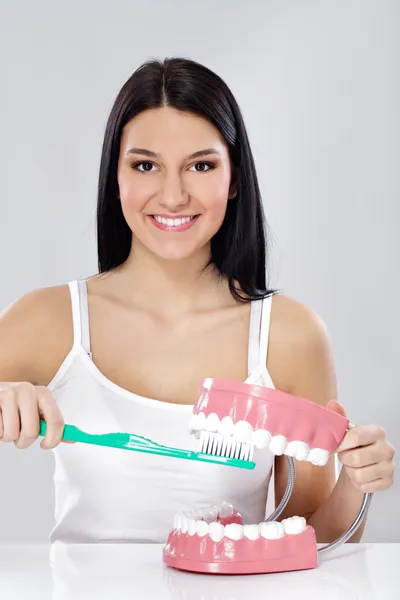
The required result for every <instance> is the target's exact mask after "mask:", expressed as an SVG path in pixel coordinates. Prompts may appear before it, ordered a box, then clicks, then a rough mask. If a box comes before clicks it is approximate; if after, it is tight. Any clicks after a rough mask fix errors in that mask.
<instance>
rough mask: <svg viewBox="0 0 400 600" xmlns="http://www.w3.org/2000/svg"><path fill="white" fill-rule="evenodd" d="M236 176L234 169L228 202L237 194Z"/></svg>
mask: <svg viewBox="0 0 400 600" xmlns="http://www.w3.org/2000/svg"><path fill="white" fill-rule="evenodd" d="M237 188H238V174H237V171H236V169H234V170H233V171H232V179H231V184H230V186H229V195H228V200H232V199H233V198H235V197H236V196H237V193H238V190H237Z"/></svg>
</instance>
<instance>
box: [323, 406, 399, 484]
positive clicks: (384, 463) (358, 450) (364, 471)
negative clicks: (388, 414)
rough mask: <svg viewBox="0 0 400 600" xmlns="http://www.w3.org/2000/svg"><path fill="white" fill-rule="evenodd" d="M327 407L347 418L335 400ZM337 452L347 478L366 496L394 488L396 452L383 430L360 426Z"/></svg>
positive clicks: (349, 435)
mask: <svg viewBox="0 0 400 600" xmlns="http://www.w3.org/2000/svg"><path fill="white" fill-rule="evenodd" d="M327 408H329V409H330V410H333V411H334V412H337V413H339V414H342V415H343V416H346V415H345V412H344V409H343V407H342V406H341V405H340V404H339V403H338V402H336V400H331V401H330V402H329V403H328V405H327ZM336 452H337V454H338V458H339V461H340V462H341V463H342V465H343V468H344V470H345V472H346V474H347V476H348V478H349V479H350V480H351V482H352V483H353V485H354V486H355V487H356V488H358V489H359V490H360V491H362V492H363V493H367V492H371V493H374V492H378V491H383V490H386V489H387V488H389V487H391V486H392V485H393V481H394V454H395V451H394V448H393V446H392V444H390V443H389V441H388V440H387V438H386V432H385V430H384V429H382V427H380V426H378V425H359V426H357V427H354V428H352V429H350V430H349V431H348V432H347V433H346V435H345V437H344V439H343V440H342V442H341V443H340V444H339V446H338V448H337V449H336Z"/></svg>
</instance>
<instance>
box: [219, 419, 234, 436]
mask: <svg viewBox="0 0 400 600" xmlns="http://www.w3.org/2000/svg"><path fill="white" fill-rule="evenodd" d="M234 427H235V426H234V424H233V421H232V419H231V417H229V416H226V417H223V418H222V419H221V422H220V424H219V427H218V433H220V434H221V435H232V434H233V431H234Z"/></svg>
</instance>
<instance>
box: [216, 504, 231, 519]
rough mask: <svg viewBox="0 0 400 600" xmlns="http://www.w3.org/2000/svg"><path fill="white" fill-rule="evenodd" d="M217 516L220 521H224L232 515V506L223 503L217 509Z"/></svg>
mask: <svg viewBox="0 0 400 600" xmlns="http://www.w3.org/2000/svg"><path fill="white" fill-rule="evenodd" d="M218 512H219V516H220V518H221V519H226V518H227V517H231V516H232V515H233V504H231V503H230V502H223V503H222V504H221V506H220V507H219V508H218Z"/></svg>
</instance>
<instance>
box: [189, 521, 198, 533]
mask: <svg viewBox="0 0 400 600" xmlns="http://www.w3.org/2000/svg"><path fill="white" fill-rule="evenodd" d="M196 533H197V521H195V519H189V521H188V534H189V535H195V534H196Z"/></svg>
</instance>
